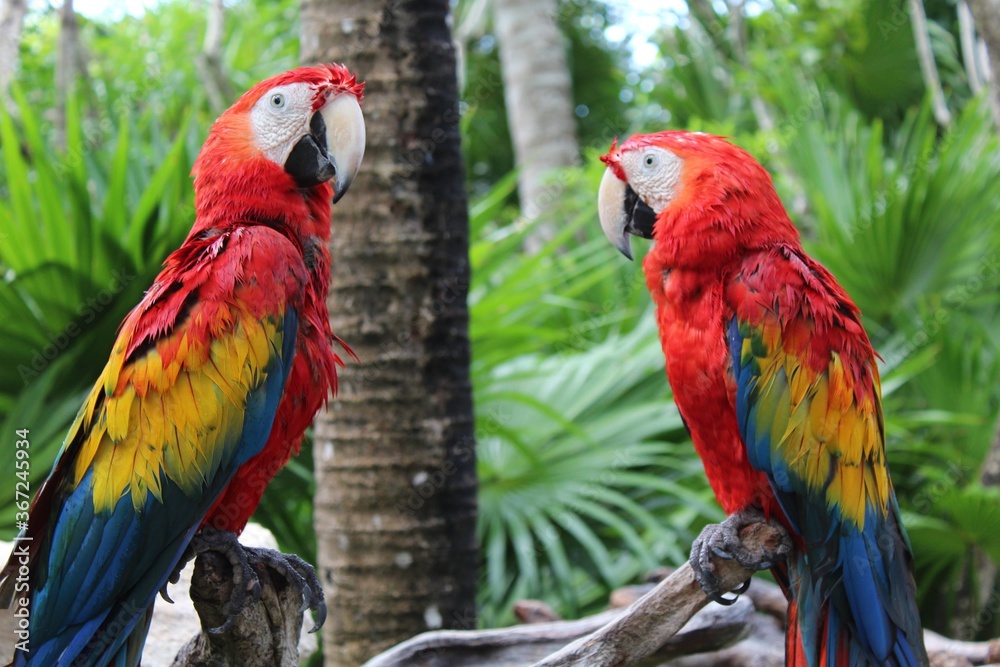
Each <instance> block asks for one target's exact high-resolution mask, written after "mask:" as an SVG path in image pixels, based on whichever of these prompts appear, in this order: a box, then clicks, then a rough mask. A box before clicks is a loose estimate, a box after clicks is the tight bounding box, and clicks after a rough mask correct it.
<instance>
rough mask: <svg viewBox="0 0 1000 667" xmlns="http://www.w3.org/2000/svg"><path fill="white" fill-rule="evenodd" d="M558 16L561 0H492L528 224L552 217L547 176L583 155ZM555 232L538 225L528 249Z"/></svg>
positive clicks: (547, 225)
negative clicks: (578, 140) (544, 217)
mask: <svg viewBox="0 0 1000 667" xmlns="http://www.w3.org/2000/svg"><path fill="white" fill-rule="evenodd" d="M558 11H559V0H493V24H494V28H495V30H496V37H497V42H498V43H499V47H500V66H501V69H502V71H503V90H504V100H505V102H506V106H507V118H508V121H509V125H510V134H511V138H512V139H513V140H514V160H515V162H516V163H517V167H518V169H519V170H520V171H519V173H518V178H517V192H518V196H519V197H520V199H521V214H522V216H523V217H524V218H526V219H527V220H534V219H536V218H539V217H540V216H543V215H544V216H546V217H548V214H549V212H550V211H551V209H552V206H551V204H552V201H553V200H557V199H558V198H559V197H558V194H559V193H558V192H557V190H558V188H557V187H554V186H553V185H552V184H550V183H546V180H545V176H546V174H547V172H549V171H551V170H552V169H554V168H556V167H565V166H568V165H572V164H575V163H576V161H577V160H578V159H579V153H580V146H579V143H578V142H577V138H576V116H575V114H574V111H573V91H572V84H571V78H570V71H569V66H568V65H567V62H566V45H565V41H564V39H563V35H562V32H561V31H560V29H559V23H558V20H557V17H558ZM556 228H557V226H556V225H554V224H552V223H551V222H546V221H540V223H539V225H538V227H536V229H535V234H534V235H533V236H531V237H529V239H528V244H527V249H528V250H529V251H535V250H537V249H538V248H539V247H541V245H542V244H543V243H544V242H545V241H547V240H549V239H550V238H551V237H552V236H553V234H554V232H555V229H556Z"/></svg>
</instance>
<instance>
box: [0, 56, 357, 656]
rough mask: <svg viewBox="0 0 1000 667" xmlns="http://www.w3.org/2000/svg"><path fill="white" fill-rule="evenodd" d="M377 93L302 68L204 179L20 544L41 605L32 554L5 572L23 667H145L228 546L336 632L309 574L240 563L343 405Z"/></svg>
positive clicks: (236, 603)
mask: <svg viewBox="0 0 1000 667" xmlns="http://www.w3.org/2000/svg"><path fill="white" fill-rule="evenodd" d="M363 89H364V84H360V83H358V82H357V81H356V79H355V77H354V76H353V75H352V74H351V73H350V72H348V71H347V69H345V68H344V67H342V66H340V65H324V66H318V67H303V68H300V69H296V70H292V71H289V72H286V73H284V74H281V75H278V76H275V77H273V78H271V79H268V80H266V81H263V82H261V83H258V84H257V85H255V86H254V87H253V88H251V89H250V90H249V91H248V92H247V93H246V94H244V95H243V96H242V97H241V98H240V99H239V100H238V101H237V102H236V103H235V104H233V106H232V107H230V108H229V109H228V110H227V111H225V112H224V113H223V114H222V115H221V116H220V117H219V119H218V120H217V121H216V122H215V124H214V125H213V127H212V129H211V132H210V133H209V136H208V138H207V140H206V141H205V145H204V147H203V148H202V151H201V153H200V154H199V156H198V159H197V161H196V162H195V165H194V169H193V171H192V174H193V176H194V188H195V213H196V218H195V222H194V226H193V228H192V229H191V232H190V233H189V234H188V236H187V239H186V240H185V241H184V243H183V245H181V247H180V248H178V249H177V250H176V251H174V252H173V253H172V254H171V255H170V256H169V257H167V259H166V261H165V262H164V268H163V270H162V271H161V272H160V274H159V276H158V277H157V279H156V282H155V283H154V284H153V285H152V287H151V288H150V289H149V290H148V291H147V293H146V296H145V298H144V299H143V300H142V301H141V302H140V303H139V305H138V306H136V308H135V309H133V310H132V312H131V313H130V314H129V315H128V316H127V317H126V319H125V321H124V322H123V323H122V325H121V328H120V330H119V334H118V338H117V341H116V342H115V345H114V348H113V351H112V353H111V358H110V360H109V361H108V364H107V366H106V367H105V369H104V371H103V373H102V374H101V376H100V378H99V379H98V381H97V383H96V384H95V386H94V388H93V390H92V391H91V393H90V395H89V397H88V398H87V399H86V401H85V403H84V405H83V407H82V409H81V410H80V412H79V414H78V415H77V417H76V421H75V422H74V423H73V426H72V427H71V429H70V431H69V434H68V435H67V437H66V440H65V442H64V445H63V449H62V451H61V453H60V456H59V459H58V461H57V462H56V465H55V467H54V469H53V470H52V472H51V474H50V475H49V477H48V479H47V480H46V481H45V483H44V485H43V486H42V488H41V490H40V491H39V493H38V494H37V496H36V498H35V500H34V502H33V504H32V507H31V511H30V517H29V520H28V528H27V530H26V531H23V532H22V535H21V538H22V540H23V541H21V542H19V543H18V544H19V545H27V548H28V551H29V554H30V557H29V559H28V563H27V566H28V568H29V569H30V585H29V586H28V592H27V593H25V592H21V590H20V589H17V590H18V592H17V593H16V595H15V580H16V575H17V573H18V570H19V566H21V565H23V564H24V563H21V562H19V561H20V559H19V557H18V555H17V554H18V551H17V550H15V555H14V556H13V557H12V558H11V560H10V561H9V562H8V564H7V566H6V567H5V568H4V569H3V570H2V572H0V578H2V583H0V602H2V603H4V604H5V606H9V605H10V603H11V601H12V598H14V600H13V601H14V602H15V604H17V605H18V606H26V607H27V609H28V610H29V612H30V652H24V651H17V652H16V653H15V656H14V665H17V666H21V665H32V666H37V667H53V666H54V665H55V666H68V665H70V664H72V665H80V666H84V665H86V666H99V665H100V666H103V665H116V666H119V665H122V666H124V665H129V666H132V665H136V664H138V661H139V657H140V654H141V651H142V645H143V642H144V641H145V636H146V632H147V630H148V624H149V619H150V615H151V613H152V608H153V602H154V598H155V595H156V593H157V591H160V590H161V589H164V588H165V585H166V583H167V581H168V579H169V578H171V576H172V575H173V574H174V572H175V570H177V568H178V567H180V566H183V560H182V556H184V554H185V550H186V549H190V551H189V552H188V554H187V555H188V556H190V555H192V553H195V552H198V551H199V550H203V549H204V548H206V547H213V546H221V547H225V546H226V545H227V543H228V549H229V553H230V557H231V558H235V562H234V566H235V567H239V568H242V572H241V574H243V575H244V577H253V576H254V575H252V570H250V568H249V567H248V564H247V557H250V559H251V560H254V559H256V560H265V561H268V562H271V563H273V564H275V565H276V566H277V567H279V568H282V569H283V571H285V572H287V573H288V574H289V577H290V579H292V580H293V581H294V582H296V583H298V584H299V585H300V586H302V587H303V589H302V590H303V597H304V598H305V600H306V601H308V602H309V603H310V606H312V607H314V608H315V609H316V610H317V611H318V612H319V622H322V617H323V615H324V613H325V607H323V603H322V589H321V587H320V586H319V583H318V580H317V579H316V577H315V573H314V572H313V571H312V568H310V567H308V566H307V565H305V564H304V563H303V562H302V561H301V560H299V559H297V558H294V557H290V558H280V557H279V556H280V554H276V553H275V552H264V551H259V552H253V551H250V550H248V551H249V553H244V552H243V551H242V549H239V548H238V544H237V543H235V534H238V533H239V532H240V531H242V530H243V527H244V526H245V525H246V522H247V520H248V519H249V517H250V515H251V514H252V513H253V511H254V509H256V507H257V504H258V503H259V501H260V498H261V494H262V493H263V491H264V487H265V486H266V485H267V483H268V482H269V481H270V479H271V478H272V477H273V476H274V474H275V473H276V472H277V471H278V470H279V469H280V468H281V466H283V465H284V464H285V463H286V462H287V461H288V459H289V457H290V456H291V455H292V454H294V453H296V452H297V451H298V449H299V445H300V442H301V440H302V436H303V434H304V432H305V430H306V428H307V426H308V425H309V423H310V421H311V420H312V418H313V416H314V414H315V413H316V411H317V410H318V409H319V407H320V406H321V404H322V403H323V402H324V401H325V400H326V398H327V396H328V394H329V393H330V392H331V391H334V390H336V382H337V373H336V366H337V364H339V363H341V362H340V359H339V358H338V357H337V355H336V354H335V353H334V352H333V349H332V347H331V344H332V343H333V342H334V341H335V340H336V339H335V338H334V336H333V334H332V333H331V331H330V325H329V321H328V318H327V308H326V297H327V291H328V281H329V274H330V271H329V268H330V255H329V252H328V250H327V242H328V240H329V238H330V213H331V206H330V203H331V199H332V200H333V201H337V200H339V199H340V198H341V197H343V196H344V193H345V192H346V191H347V188H348V186H349V185H350V183H351V181H352V180H353V178H354V175H355V174H356V172H357V170H358V167H359V165H360V163H361V158H362V155H363V154H364V146H365V126H364V120H363V118H362V114H361V107H360V101H361V97H362V92H363ZM199 528H203V529H204V530H202V531H201V532H200V533H198V535H196V532H197V531H199ZM220 531H226V532H220ZM226 536H229V538H230V539H228V540H227V539H225V538H226ZM234 551H235V555H233V552H234ZM236 588H237V589H238V590H237V593H235V594H234V600H233V601H231V605H232V608H231V611H232V613H233V614H235V613H236V612H238V611H239V607H240V606H241V605H242V596H241V595H240V594H242V593H243V591H244V590H245V589H244V588H243V587H242V586H238V587H236ZM231 620H232V617H231V618H230V622H231Z"/></svg>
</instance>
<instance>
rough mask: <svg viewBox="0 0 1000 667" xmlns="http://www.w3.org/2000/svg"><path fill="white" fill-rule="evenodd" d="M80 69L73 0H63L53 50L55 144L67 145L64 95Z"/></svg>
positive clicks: (79, 51)
mask: <svg viewBox="0 0 1000 667" xmlns="http://www.w3.org/2000/svg"><path fill="white" fill-rule="evenodd" d="M82 73H83V51H82V49H81V47H80V25H79V22H78V21H77V17H76V12H75V11H74V10H73V0H63V4H62V9H60V10H59V44H58V46H57V53H56V109H55V111H56V118H55V122H54V123H53V124H54V125H55V131H56V145H57V146H59V147H60V148H66V98H67V97H68V96H69V95H72V94H73V88H74V87H75V85H76V79H77V77H79V76H80V75H81V74H82Z"/></svg>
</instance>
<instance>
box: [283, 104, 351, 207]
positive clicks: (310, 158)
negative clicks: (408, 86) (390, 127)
mask: <svg viewBox="0 0 1000 667" xmlns="http://www.w3.org/2000/svg"><path fill="white" fill-rule="evenodd" d="M364 154H365V119H364V116H362V115H361V105H360V104H358V100H357V98H356V97H355V96H354V95H352V94H350V93H341V94H339V95H336V96H334V97H332V98H331V99H330V100H329V101H328V102H327V103H326V104H325V105H323V107H322V108H320V109H319V110H318V111H317V112H316V113H314V114H313V117H312V120H311V121H310V122H309V134H307V135H305V136H304V137H302V138H301V139H299V141H298V143H296V144H295V146H294V147H293V148H292V152H291V153H289V155H288V159H287V160H286V161H285V171H287V172H288V173H289V174H290V175H291V176H292V177H293V178H294V179H295V182H296V183H298V185H299V187H300V188H311V187H314V186H317V185H319V184H320V183H326V182H327V181H329V180H333V203H335V204H336V203H337V202H338V201H340V198H341V197H343V196H344V194H345V193H346V192H347V189H348V188H349V187H350V186H351V182H352V181H353V180H354V176H355V175H356V174H357V173H358V168H359V167H360V166H361V158H362V157H364Z"/></svg>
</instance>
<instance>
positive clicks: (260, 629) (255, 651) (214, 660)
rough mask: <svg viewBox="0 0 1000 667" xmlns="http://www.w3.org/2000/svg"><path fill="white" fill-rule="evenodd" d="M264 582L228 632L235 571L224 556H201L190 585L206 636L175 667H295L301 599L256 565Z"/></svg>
mask: <svg viewBox="0 0 1000 667" xmlns="http://www.w3.org/2000/svg"><path fill="white" fill-rule="evenodd" d="M251 567H253V568H254V572H256V574H257V578H258V579H259V580H260V587H261V594H260V599H259V600H257V601H256V602H254V603H249V601H248V604H247V606H246V607H245V608H244V610H243V611H242V612H241V613H240V615H239V616H238V617H237V618H236V621H235V623H233V625H232V627H230V628H229V629H228V630H227V631H226V632H223V633H220V634H212V633H209V632H207V631H206V628H217V627H219V626H221V625H222V624H223V623H224V622H225V620H226V615H225V612H224V611H223V609H224V608H225V606H226V603H227V602H228V601H229V598H230V597H231V595H232V592H233V581H232V577H233V568H232V565H230V564H229V561H228V559H227V558H226V557H225V556H223V555H222V554H220V553H217V552H214V551H206V552H205V553H202V554H200V555H199V556H198V558H197V559H196V560H195V564H194V575H193V576H192V579H191V600H192V601H193V602H194V608H195V610H196V611H197V612H198V617H199V618H200V619H201V627H202V632H201V633H200V634H198V635H196V636H195V637H194V638H193V639H192V640H191V641H190V642H188V643H187V644H186V645H185V646H184V648H182V649H181V651H180V653H178V654H177V657H176V658H175V659H174V665H173V667H219V666H221V665H232V666H233V667H296V665H298V664H299V649H298V644H299V634H300V633H301V631H302V611H301V609H300V607H301V605H302V596H301V594H300V593H299V592H298V591H297V590H296V589H295V588H293V587H292V586H290V585H289V584H288V582H287V581H286V580H285V578H284V577H283V576H282V575H281V574H279V573H278V572H276V571H275V570H272V569H270V568H268V567H264V566H262V565H256V564H255V565H252V566H251Z"/></svg>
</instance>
